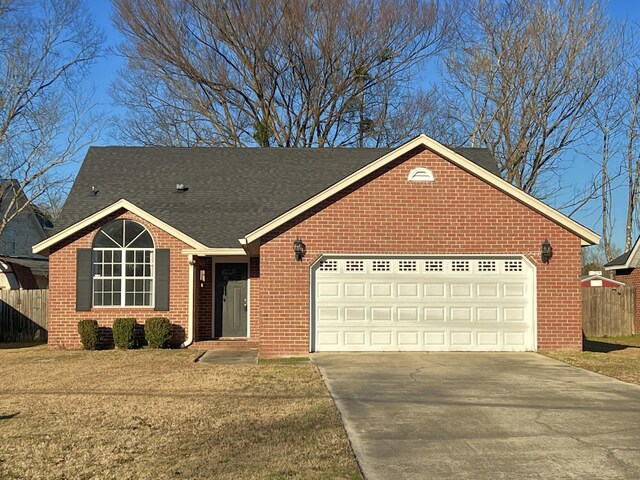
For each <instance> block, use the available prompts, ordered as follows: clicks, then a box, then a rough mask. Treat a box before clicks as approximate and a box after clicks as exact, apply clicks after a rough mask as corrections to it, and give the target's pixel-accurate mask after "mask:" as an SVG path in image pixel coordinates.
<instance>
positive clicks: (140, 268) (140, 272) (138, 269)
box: [136, 264, 144, 277]
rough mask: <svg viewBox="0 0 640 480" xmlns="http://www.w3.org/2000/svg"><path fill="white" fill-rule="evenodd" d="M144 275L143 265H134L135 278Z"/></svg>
mask: <svg viewBox="0 0 640 480" xmlns="http://www.w3.org/2000/svg"><path fill="white" fill-rule="evenodd" d="M143 274H144V265H142V264H138V265H136V277H141V276H142V275H143Z"/></svg>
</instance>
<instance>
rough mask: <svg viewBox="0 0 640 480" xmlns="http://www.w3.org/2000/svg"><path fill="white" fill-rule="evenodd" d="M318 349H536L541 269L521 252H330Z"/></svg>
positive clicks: (322, 283)
mask: <svg viewBox="0 0 640 480" xmlns="http://www.w3.org/2000/svg"><path fill="white" fill-rule="evenodd" d="M312 281H313V287H312V290H313V310H314V312H313V313H314V321H313V327H312V349H313V350H315V351H420V350H425V351H426V350H430V351H526V350H534V349H535V328H534V324H535V303H534V295H535V288H534V282H535V272H534V269H533V267H532V266H531V265H530V264H529V263H528V262H526V261H524V260H523V259H522V258H520V257H514V258H499V257H487V258H479V257H447V258H445V257H442V258H426V257H420V258H418V257H406V258H383V257H381V258H324V259H323V260H322V261H321V262H319V263H318V264H317V265H316V266H315V268H314V270H313V271H312Z"/></svg>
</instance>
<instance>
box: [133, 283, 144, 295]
mask: <svg viewBox="0 0 640 480" xmlns="http://www.w3.org/2000/svg"><path fill="white" fill-rule="evenodd" d="M135 282H136V283H135V287H134V288H135V290H136V292H141V291H142V287H143V285H144V283H143V282H144V280H136V281H135Z"/></svg>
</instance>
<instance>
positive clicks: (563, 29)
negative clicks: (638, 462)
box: [444, 0, 615, 197]
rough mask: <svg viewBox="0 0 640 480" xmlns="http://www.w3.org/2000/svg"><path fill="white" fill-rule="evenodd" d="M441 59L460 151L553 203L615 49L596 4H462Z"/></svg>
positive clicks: (476, 0)
mask: <svg viewBox="0 0 640 480" xmlns="http://www.w3.org/2000/svg"><path fill="white" fill-rule="evenodd" d="M465 5H466V12H467V18H468V22H467V24H466V25H464V27H463V28H461V35H460V41H459V42H458V43H457V44H455V45H454V46H453V47H452V48H451V49H450V50H449V53H448V55H447V56H446V59H445V75H444V78H445V81H446V82H447V85H448V90H449V98H450V99H451V102H452V105H453V108H454V109H455V110H456V111H457V115H456V118H457V119H458V122H459V123H458V128H459V129H461V130H462V131H463V132H464V133H465V136H466V137H467V138H468V140H467V144H469V145H471V146H477V147H486V148H488V149H489V150H490V151H491V153H492V154H493V156H494V158H495V159H496V161H497V162H498V166H499V168H500V172H501V175H502V176H503V178H505V179H506V180H507V181H509V182H510V183H512V184H514V185H516V186H517V187H519V188H521V189H523V190H524V191H525V192H528V193H533V194H536V195H537V196H538V197H547V196H549V195H550V194H552V193H554V192H553V188H555V187H551V185H552V184H557V183H558V180H559V176H560V175H561V172H560V168H561V165H560V159H561V158H562V155H561V154H562V153H563V152H565V151H567V150H568V149H569V148H571V147H573V146H574V144H576V142H578V141H580V140H582V139H583V138H584V135H585V134H586V132H587V129H586V128H585V120H586V117H587V116H588V115H589V114H590V112H591V110H592V106H593V102H594V101H595V97H594V95H595V94H596V92H597V91H598V87H599V86H600V84H601V82H602V80H603V78H604V77H605V76H606V75H607V73H608V71H609V69H610V68H611V67H610V63H609V61H608V60H609V55H610V52H611V51H612V49H613V48H614V47H615V43H614V42H612V41H611V37H610V35H609V30H608V21H607V20H608V19H607V17H606V15H605V11H604V7H603V5H602V3H601V2H600V1H599V0H593V1H589V0H552V1H547V0H510V1H506V2H504V1H500V0H467V1H466V2H465Z"/></svg>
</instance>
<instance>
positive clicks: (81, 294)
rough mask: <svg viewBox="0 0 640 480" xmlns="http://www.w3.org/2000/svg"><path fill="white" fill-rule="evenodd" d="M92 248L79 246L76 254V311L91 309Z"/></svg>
mask: <svg viewBox="0 0 640 480" xmlns="http://www.w3.org/2000/svg"><path fill="white" fill-rule="evenodd" d="M92 281H93V280H92V278H91V249H90V248H79V249H78V251H77V254H76V311H77V312H88V311H89V310H91V290H92V288H91V287H92V285H91V283H92Z"/></svg>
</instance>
